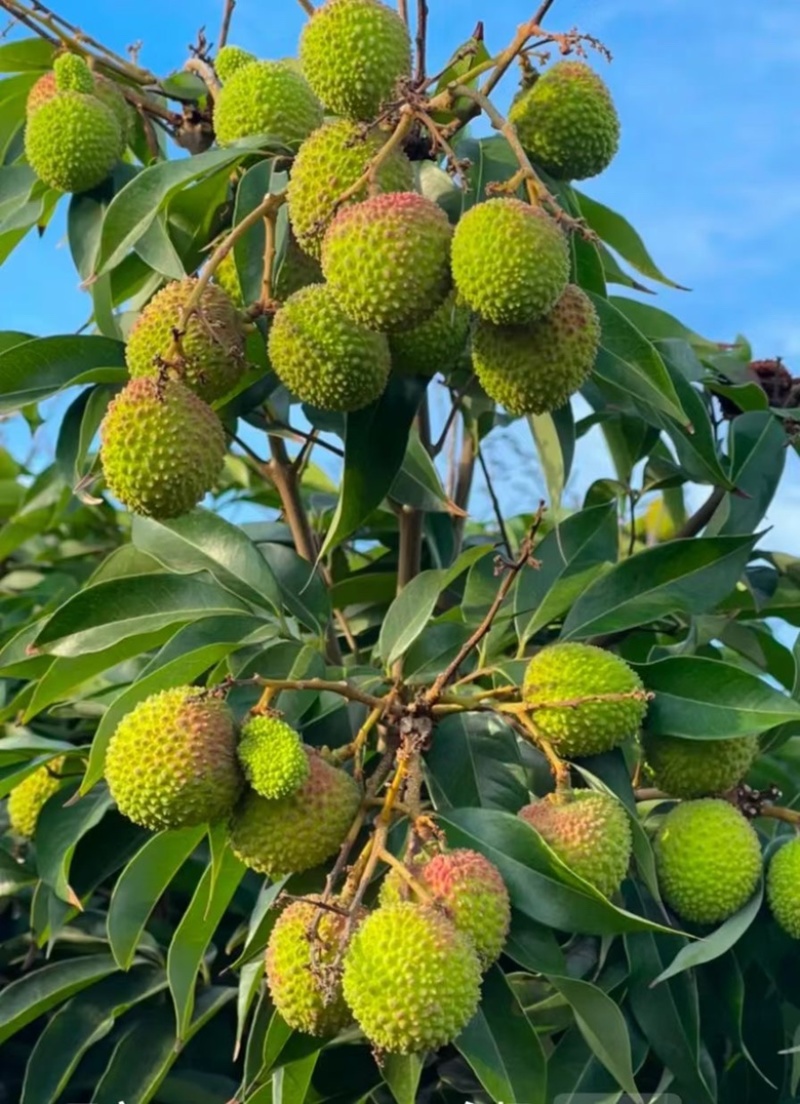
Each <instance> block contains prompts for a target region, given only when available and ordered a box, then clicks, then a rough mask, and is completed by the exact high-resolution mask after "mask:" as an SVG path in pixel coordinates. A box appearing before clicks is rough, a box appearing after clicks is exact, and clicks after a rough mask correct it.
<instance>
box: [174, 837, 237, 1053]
mask: <svg viewBox="0 0 800 1104" xmlns="http://www.w3.org/2000/svg"><path fill="white" fill-rule="evenodd" d="M244 871H245V867H244V864H243V863H241V862H240V861H239V860H238V859H237V858H236V856H235V855H234V854H233V852H232V851H230V850H226V852H225V854H224V856H223V859H222V863H221V867H220V871H219V874H218V876H217V878H216V879H214V878H213V872H212V868H211V866H208V867H207V868H206V870H205V872H204V873H203V877H202V878H201V879H200V881H199V882H198V884H197V888H196V889H195V891H194V894H193V896H192V900H191V902H190V903H189V907H188V908H187V909H186V912H184V914H183V917H182V918H181V922H180V924H178V926H177V928H176V929H175V934H174V935H173V937H172V942H171V943H170V945H169V952H168V953H167V977H168V978H169V988H170V992H171V993H172V999H173V1001H174V1004H175V1018H176V1022H177V1032H176V1034H177V1037H178V1039H185V1038H187V1037H188V1030H189V1025H190V1023H191V1019H192V1010H193V1008H194V1001H195V983H196V981H197V972H198V970H199V969H200V964H201V962H202V961H203V956H204V955H205V953H206V948H207V947H208V945H209V943H210V942H211V939H212V937H213V935H214V932H215V931H216V930H217V927H218V926H219V923H220V921H221V920H222V917H223V916H224V914H225V910H226V909H227V907H228V905H229V904H230V900H231V898H232V897H233V895H234V893H235V892H236V888H237V886H238V885H239V882H240V881H241V880H242V876H243V874H244Z"/></svg>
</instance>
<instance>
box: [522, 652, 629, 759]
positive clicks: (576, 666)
mask: <svg viewBox="0 0 800 1104" xmlns="http://www.w3.org/2000/svg"><path fill="white" fill-rule="evenodd" d="M603 695H608V697H607V698H606V699H605V700H603ZM522 696H523V698H524V700H525V701H526V702H527V703H528V705H529V706H530V708H531V713H532V714H533V719H534V722H535V724H536V727H537V728H538V729H539V731H540V732H541V734H542V736H544V737H545V739H547V740H549V741H550V743H551V744H552V745H553V748H554V749H555V750H556V751H557V752H558V754H559V755H566V756H568V757H571V758H575V757H576V756H581V755H599V754H600V753H601V752H603V751H610V750H611V749H612V748H615V747H617V746H618V745H619V744H621V743H622V742H623V741H624V740H626V739H627V738H628V737H629V736H634V735H635V734H636V732H637V731H638V729H639V725H640V724H641V722H642V719H643V717H644V715H645V712H646V710H647V702H646V699H645V695H644V692H643V689H642V681H641V679H640V678H639V676H638V675H637V674H636V672H635V671H633V670H632V669H631V668H630V667H629V666H628V664H627V663H626V662H625V660H624V659H621V658H620V657H619V656H617V655H614V654H613V652H607V651H605V650H604V649H603V648H597V647H595V646H594V645H593V644H577V643H571V642H566V643H563V644H550V645H549V646H548V647H546V648H542V650H541V651H540V652H538V653H537V654H536V655H535V656H534V657H533V659H532V660H531V661H530V663H529V664H528V667H527V669H526V671H525V680H524V683H523V687H522ZM581 699H586V700H581ZM593 699H594V700H593ZM597 699H599V700H597ZM559 702H562V703H568V704H562V705H559Z"/></svg>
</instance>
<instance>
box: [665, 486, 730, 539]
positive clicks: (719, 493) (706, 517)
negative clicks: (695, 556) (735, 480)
mask: <svg viewBox="0 0 800 1104" xmlns="http://www.w3.org/2000/svg"><path fill="white" fill-rule="evenodd" d="M724 497H725V491H724V489H723V488H722V487H715V488H714V489H713V491H712V492H711V494H710V495H709V496H708V498H707V499H706V500H705V502H704V503H703V505H702V506H700V507H699V508H698V509H697V510H696V511H695V512H694V513H693V514H692V516H691V517H690V518H688V519H687V520H686V521H685V522H684V524H683V525H682V526H681V528H680V529H679V530H678V532H677V533H676V534H675V539H676V540H681V539H685V538H686V537H696V536H697V534H698V533H699V532H700V530H701V529H705V527H706V526H707V525H708V523H709V521H711V519H712V517H713V516H714V514H715V513H716V510H717V507H718V506H719V504H720V503H721V502H722V500H723V498H724Z"/></svg>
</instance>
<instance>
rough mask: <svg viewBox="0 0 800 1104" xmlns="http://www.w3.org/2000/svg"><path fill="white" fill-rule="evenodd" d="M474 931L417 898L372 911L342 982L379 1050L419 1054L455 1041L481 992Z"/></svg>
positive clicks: (349, 953) (346, 963) (362, 1025)
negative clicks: (466, 932) (466, 931)
mask: <svg viewBox="0 0 800 1104" xmlns="http://www.w3.org/2000/svg"><path fill="white" fill-rule="evenodd" d="M480 977H481V968H480V963H479V961H478V956H477V954H476V953H475V948H474V947H473V945H472V942H471V940H470V939H469V937H468V936H466V935H464V933H463V932H460V931H459V930H458V929H457V928H456V926H455V925H454V924H453V923H452V922H451V921H450V920H448V918H447V917H446V916H445V914H444V913H443V912H441V911H440V910H438V909H436V908H433V907H429V906H423V905H415V904H412V903H411V902H410V901H405V902H400V903H398V904H393V905H386V906H384V907H383V908H379V909H378V910H377V912H373V913H372V914H371V915H370V916H368V917H367V919H366V920H365V921H364V923H363V924H362V925H361V927H360V928H359V930H358V931H357V932H356V935H355V937H354V938H353V941H352V943H351V944H350V947H349V949H348V951H347V954H346V955H345V960H344V976H343V979H342V988H343V991H344V997H345V1000H346V1001H347V1003H348V1005H349V1006H350V1008H351V1009H352V1011H353V1015H354V1016H355V1018H356V1020H357V1021H358V1024H359V1027H360V1028H361V1030H362V1031H363V1032H364V1034H365V1035H366V1036H367V1038H368V1039H369V1040H370V1042H371V1043H372V1044H373V1045H374V1046H375V1047H377V1048H378V1049H379V1050H382V1051H386V1052H387V1053H389V1054H413V1053H418V1052H422V1051H426V1050H435V1049H438V1048H439V1047H442V1046H445V1045H446V1044H447V1043H449V1042H452V1040H453V1039H455V1038H456V1036H457V1035H458V1034H459V1033H460V1032H461V1030H462V1028H464V1027H465V1026H466V1025H467V1023H469V1021H470V1020H471V1019H472V1016H473V1015H474V1013H475V1011H476V1009H477V1007H478V1001H479V999H480Z"/></svg>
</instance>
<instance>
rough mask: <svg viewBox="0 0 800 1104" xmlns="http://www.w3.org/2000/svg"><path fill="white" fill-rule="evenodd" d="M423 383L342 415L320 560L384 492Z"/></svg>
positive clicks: (394, 386) (395, 383)
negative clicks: (331, 508)
mask: <svg viewBox="0 0 800 1104" xmlns="http://www.w3.org/2000/svg"><path fill="white" fill-rule="evenodd" d="M1 363H2V361H0V364H1ZM426 383H427V381H426V380H419V379H408V378H399V379H395V378H392V379H390V380H389V386H388V387H387V388H386V390H385V391H384V393H383V395H382V396H381V397H380V399H378V401H377V402H374V403H372V404H371V405H370V406H367V407H365V408H364V409H363V410H358V411H356V413H355V414H348V415H347V417H346V419H345V433H344V471H343V473H342V484H341V490H340V493H339V502H338V503H337V506H336V513H335V514H334V516H333V520H332V521H331V525H330V528H329V530H328V535H327V536H326V538H325V543H324V545H323V548H322V551H321V553H320V556H325V555H326V554H327V553H328V552H329V551H330V550H331V549H332V548H335V547H336V545H337V544H341V542H342V541H343V540H346V538H347V537H349V536H351V535H352V534H353V533H354V532H355V531H356V529H358V527H359V526H360V525H362V524H363V522H364V521H366V519H367V518H368V517H369V515H370V514H371V513H372V511H373V510H374V509H376V507H378V506H380V504H381V502H382V501H383V500H384V498H385V497H386V495H387V494H388V493H389V490H390V488H391V486H392V484H393V483H394V480H395V478H396V476H397V473H398V472H399V471H400V468H401V466H402V463H403V458H404V456H405V454H406V448H407V447H408V435H409V432H410V430H411V423H412V421H413V420H414V416H415V414H416V413H417V410H418V408H419V404H420V401H421V399H422V396H423V394H424V392H425V386H426Z"/></svg>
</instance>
